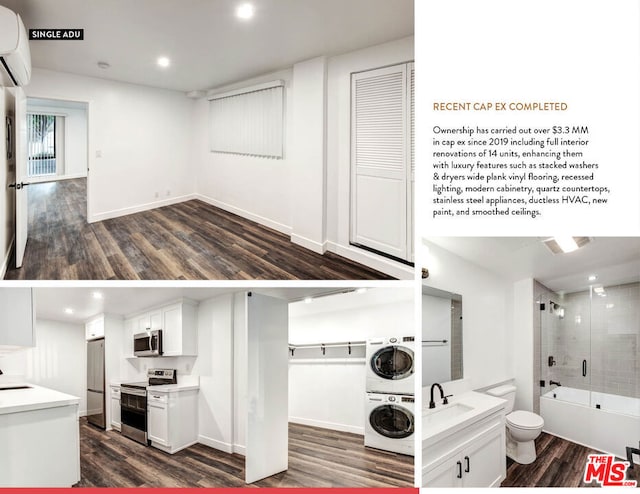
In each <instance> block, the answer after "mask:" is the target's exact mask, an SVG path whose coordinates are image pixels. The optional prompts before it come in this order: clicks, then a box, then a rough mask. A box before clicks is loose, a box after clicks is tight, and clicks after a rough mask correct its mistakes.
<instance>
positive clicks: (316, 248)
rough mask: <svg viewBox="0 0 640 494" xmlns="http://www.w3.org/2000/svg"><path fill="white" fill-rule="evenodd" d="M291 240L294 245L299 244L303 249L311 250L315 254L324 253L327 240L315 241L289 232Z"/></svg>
mask: <svg viewBox="0 0 640 494" xmlns="http://www.w3.org/2000/svg"><path fill="white" fill-rule="evenodd" d="M291 242H293V243H294V244H296V245H300V246H302V247H304V248H305V249H309V250H312V251H313V252H315V253H316V254H324V253H325V252H326V251H327V242H326V241H325V242H322V243H320V242H316V241H315V240H311V239H308V238H306V237H303V236H301V235H297V234H295V233H292V234H291Z"/></svg>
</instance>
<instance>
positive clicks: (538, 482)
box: [501, 432, 640, 487]
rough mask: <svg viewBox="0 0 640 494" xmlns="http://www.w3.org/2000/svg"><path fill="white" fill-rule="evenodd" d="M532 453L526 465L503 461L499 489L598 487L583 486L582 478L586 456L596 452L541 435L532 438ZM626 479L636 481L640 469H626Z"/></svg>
mask: <svg viewBox="0 0 640 494" xmlns="http://www.w3.org/2000/svg"><path fill="white" fill-rule="evenodd" d="M536 452H537V456H538V459H537V460H536V461H535V462H533V463H531V464H529V465H520V464H518V463H516V462H514V461H513V460H512V459H511V458H507V478H506V479H505V480H504V481H503V482H502V485H501V487H599V486H598V485H597V484H596V483H595V482H591V483H589V484H585V483H584V481H583V478H584V470H585V464H586V462H587V459H588V456H589V455H593V454H601V452H600V451H596V450H594V449H590V448H587V447H586V446H581V445H580V444H576V443H573V442H571V441H567V440H565V439H561V438H559V437H556V436H552V435H551V434H547V433H544V432H543V433H542V434H540V436H539V437H538V439H536ZM627 479H628V480H638V481H640V466H638V465H636V466H635V468H634V469H633V470H627ZM639 484H640V482H639Z"/></svg>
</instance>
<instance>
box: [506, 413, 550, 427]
mask: <svg viewBox="0 0 640 494" xmlns="http://www.w3.org/2000/svg"><path fill="white" fill-rule="evenodd" d="M505 418H506V420H507V424H508V425H510V426H511V427H515V428H516V429H523V430H533V429H542V427H544V419H543V418H542V417H541V416H540V415H538V414H535V413H532V412H527V411H525V410H517V411H515V412H511V413H510V414H509V415H507V416H506V417H505Z"/></svg>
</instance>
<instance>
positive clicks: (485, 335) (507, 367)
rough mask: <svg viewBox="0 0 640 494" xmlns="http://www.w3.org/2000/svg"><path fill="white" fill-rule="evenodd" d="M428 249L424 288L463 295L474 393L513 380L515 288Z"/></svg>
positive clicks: (447, 254) (467, 356)
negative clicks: (479, 389)
mask: <svg viewBox="0 0 640 494" xmlns="http://www.w3.org/2000/svg"><path fill="white" fill-rule="evenodd" d="M425 244H426V246H427V247H428V253H426V255H423V257H422V259H423V260H424V262H425V263H426V267H427V268H428V269H429V278H428V279H427V280H425V284H426V285H428V286H432V287H434V288H438V289H440V290H446V291H448V292H452V293H459V294H460V295H462V314H463V319H462V321H463V323H462V332H463V351H464V376H465V378H469V379H470V383H471V387H472V388H473V389H477V388H482V387H486V386H490V385H492V384H496V383H499V382H503V381H505V380H508V379H512V378H513V377H514V376H513V351H512V348H513V342H514V336H513V334H514V331H513V314H514V312H513V298H514V295H513V284H512V283H511V282H509V281H508V280H506V279H504V278H502V277H500V276H498V275H496V274H494V273H492V272H490V271H487V270H485V269H483V268H481V267H479V266H476V265H475V264H472V263H470V262H468V261H466V260H464V259H462V258H460V257H458V256H456V255H454V254H452V253H450V252H449V251H446V250H444V249H442V248H440V247H438V246H436V245H435V244H431V243H429V242H426V243H425ZM423 248H424V246H423Z"/></svg>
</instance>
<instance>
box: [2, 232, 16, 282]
mask: <svg viewBox="0 0 640 494" xmlns="http://www.w3.org/2000/svg"><path fill="white" fill-rule="evenodd" d="M15 248H16V236H15V235H14V236H13V237H11V242H9V248H8V249H7V253H6V254H5V256H4V260H3V261H2V267H0V280H4V276H5V275H6V274H7V269H9V261H10V260H11V254H13V250H14V249H15Z"/></svg>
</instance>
